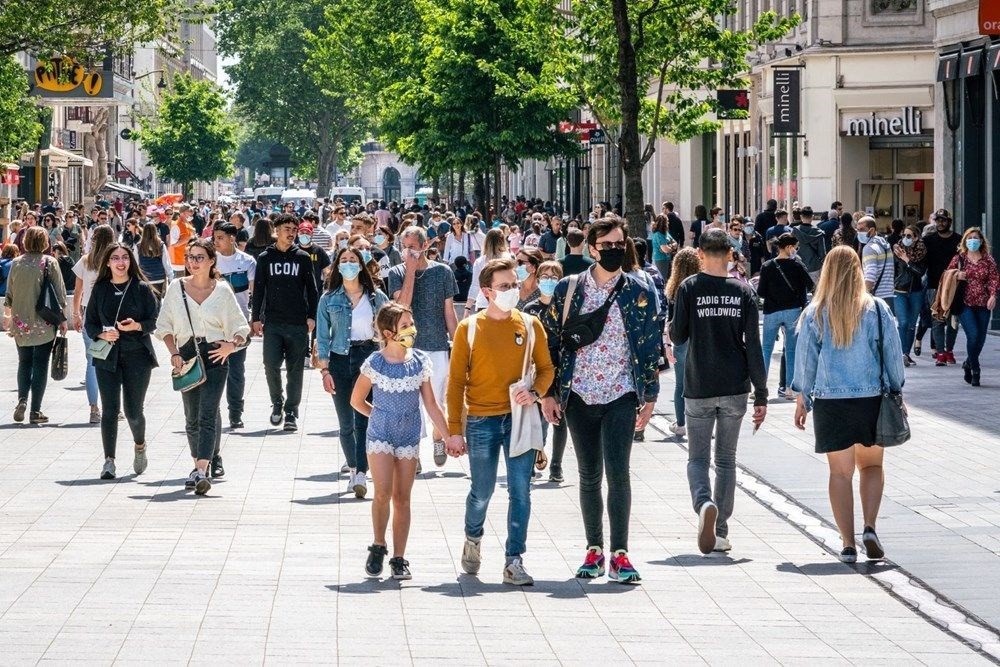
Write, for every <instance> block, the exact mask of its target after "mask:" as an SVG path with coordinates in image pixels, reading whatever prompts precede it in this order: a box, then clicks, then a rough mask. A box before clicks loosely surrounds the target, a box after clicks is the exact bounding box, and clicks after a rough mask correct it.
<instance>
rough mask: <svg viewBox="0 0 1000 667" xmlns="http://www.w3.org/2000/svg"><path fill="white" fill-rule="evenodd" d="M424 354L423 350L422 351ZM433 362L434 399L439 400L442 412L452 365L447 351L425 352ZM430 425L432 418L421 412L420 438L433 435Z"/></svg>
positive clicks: (424, 411)
mask: <svg viewBox="0 0 1000 667" xmlns="http://www.w3.org/2000/svg"><path fill="white" fill-rule="evenodd" d="M421 351H422V352H423V350H421ZM424 354H425V355H427V358H428V359H430V361H431V389H433V390H434V398H435V399H437V402H438V405H439V406H440V407H441V410H442V411H444V410H445V409H446V403H445V392H446V390H447V388H448V365H449V364H450V363H451V361H450V357H449V355H448V352H447V351H440V352H424ZM428 426H432V425H431V424H430V417H428V416H427V411H426V410H421V411H420V437H421V438H424V437H426V436H428V435H430V434H431V432H432V431H433V428H428Z"/></svg>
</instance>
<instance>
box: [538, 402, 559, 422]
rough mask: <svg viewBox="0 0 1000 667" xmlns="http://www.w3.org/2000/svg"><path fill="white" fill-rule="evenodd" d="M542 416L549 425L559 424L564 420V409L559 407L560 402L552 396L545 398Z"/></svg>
mask: <svg viewBox="0 0 1000 667" xmlns="http://www.w3.org/2000/svg"><path fill="white" fill-rule="evenodd" d="M542 415H543V416H544V417H545V421H547V422H548V423H550V424H553V425H554V424H558V423H559V422H560V420H562V409H561V408H560V407H559V403H558V401H556V399H554V398H553V397H551V396H546V397H545V398H543V399H542Z"/></svg>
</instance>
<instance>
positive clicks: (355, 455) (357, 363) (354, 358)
mask: <svg viewBox="0 0 1000 667" xmlns="http://www.w3.org/2000/svg"><path fill="white" fill-rule="evenodd" d="M376 349H377V346H376V345H375V343H365V344H364V345H356V346H354V345H352V346H351V348H350V350H348V352H347V354H332V353H331V354H330V375H332V376H333V389H334V394H333V404H334V406H335V407H336V408H337V421H338V422H340V447H341V449H343V450H344V457H345V458H346V459H347V465H348V467H351V468H357V470H358V472H368V454H367V452H366V451H365V444H366V440H367V438H368V417H365V416H364V415H363V414H361V413H360V412H358V411H356V410H355V409H354V408H352V407H351V392H352V391H353V390H354V383H355V382H357V380H358V375H360V374H361V364H362V363H364V361H365V359H367V358H368V357H369V356H370V355H371V353H372V352H374V351H375V350H376Z"/></svg>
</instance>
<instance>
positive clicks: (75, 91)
mask: <svg viewBox="0 0 1000 667" xmlns="http://www.w3.org/2000/svg"><path fill="white" fill-rule="evenodd" d="M33 75H34V78H33V81H32V82H33V83H34V91H33V92H34V93H35V94H37V95H39V96H40V97H48V98H83V99H88V98H97V99H100V98H105V97H112V96H113V93H114V90H113V84H112V80H111V79H112V76H111V72H107V71H102V70H97V69H88V68H86V67H84V66H83V65H81V64H80V63H78V62H77V61H76V60H74V59H73V58H71V57H70V56H57V57H55V58H52V59H50V60H45V61H39V62H38V64H37V66H36V67H35V70H34V73H33Z"/></svg>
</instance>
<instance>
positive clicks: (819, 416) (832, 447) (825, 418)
mask: <svg viewBox="0 0 1000 667" xmlns="http://www.w3.org/2000/svg"><path fill="white" fill-rule="evenodd" d="M881 406H882V397H881V396H866V397H864V398H834V399H827V398H817V399H816V400H815V401H814V402H813V431H814V432H815V434H816V453H817V454H827V453H829V452H839V451H842V450H845V449H848V448H849V447H851V446H852V445H864V446H865V447H871V446H872V445H876V444H879V443H877V442H876V438H875V433H876V427H877V426H878V413H879V408H880V407H881Z"/></svg>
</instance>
